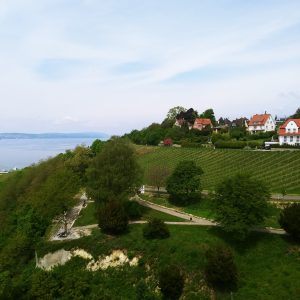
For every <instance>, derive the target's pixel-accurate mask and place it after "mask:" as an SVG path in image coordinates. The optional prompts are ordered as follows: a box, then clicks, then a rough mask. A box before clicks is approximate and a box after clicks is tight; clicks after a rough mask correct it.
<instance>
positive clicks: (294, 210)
mask: <svg viewBox="0 0 300 300" xmlns="http://www.w3.org/2000/svg"><path fill="white" fill-rule="evenodd" d="M278 222H279V224H280V226H281V227H282V228H283V229H284V230H285V231H286V232H287V233H288V234H290V235H291V236H292V237H293V238H294V239H296V240H298V241H300V203H294V204H292V205H289V206H287V207H286V208H284V209H283V211H282V212H281V214H280V216H279V220H278Z"/></svg>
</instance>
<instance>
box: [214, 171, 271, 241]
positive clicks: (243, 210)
mask: <svg viewBox="0 0 300 300" xmlns="http://www.w3.org/2000/svg"><path fill="white" fill-rule="evenodd" d="M269 199H270V192H269V190H268V188H267V187H266V186H265V184H264V183H263V182H262V181H259V180H257V179H255V178H251V177H250V176H249V175H246V174H237V175H235V176H233V177H231V178H227V179H225V180H224V181H223V182H222V183H220V184H219V185H218V186H217V188H216V194H215V198H214V206H215V211H216V221H217V222H218V223H219V224H220V225H221V226H222V227H223V228H224V229H225V230H226V231H227V232H230V233H232V236H233V237H235V238H237V239H244V238H245V237H246V236H247V235H248V233H249V231H250V230H251V229H252V228H253V227H254V226H258V225H260V224H262V223H263V221H264V219H265V217H266V216H267V215H268V203H267V201H268V200H269Z"/></svg>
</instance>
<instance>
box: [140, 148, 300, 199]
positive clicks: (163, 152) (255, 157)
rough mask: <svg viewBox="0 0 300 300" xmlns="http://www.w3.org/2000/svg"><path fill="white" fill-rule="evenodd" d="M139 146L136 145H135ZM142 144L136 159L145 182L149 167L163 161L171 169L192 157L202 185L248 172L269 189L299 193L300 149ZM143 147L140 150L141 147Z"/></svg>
mask: <svg viewBox="0 0 300 300" xmlns="http://www.w3.org/2000/svg"><path fill="white" fill-rule="evenodd" d="M136 147H137V149H138V146H136ZM144 148H145V147H141V151H139V152H138V153H139V162H140V164H141V166H142V167H143V169H144V170H145V173H144V174H145V176H144V183H145V184H149V185H151V182H150V180H149V176H148V174H149V169H150V168H151V166H153V165H165V166H167V167H169V168H170V169H171V170H173V169H174V168H175V166H176V164H177V163H178V162H179V161H182V160H193V161H195V162H196V163H197V165H199V166H201V167H202V169H203V171H204V174H203V176H202V187H203V189H205V190H214V189H215V186H216V185H217V184H218V183H219V182H220V181H222V180H223V179H224V178H227V177H229V176H232V175H234V174H236V173H238V172H243V173H245V172H247V173H248V174H251V175H252V176H254V177H256V178H258V179H261V180H263V181H265V182H266V183H267V184H268V185H269V187H270V189H271V191H272V192H274V193H275V192H277V193H281V192H282V189H283V188H285V189H286V191H287V192H288V193H291V194H293V193H295V194H297V193H298V194H300V168H299V165H300V151H245V150H231V149H215V150H214V149H206V148H194V149H192V148H190V149H189V148H173V147H156V148H155V147H152V148H150V149H148V151H146V150H145V149H144ZM142 150H143V151H142Z"/></svg>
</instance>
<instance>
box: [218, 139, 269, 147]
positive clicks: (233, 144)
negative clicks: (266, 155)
mask: <svg viewBox="0 0 300 300" xmlns="http://www.w3.org/2000/svg"><path fill="white" fill-rule="evenodd" d="M262 145H263V143H262V142H261V141H220V140H218V141H217V142H216V143H215V147H216V148H219V149H244V148H245V147H247V146H248V147H250V148H251V149H255V148H261V147H262Z"/></svg>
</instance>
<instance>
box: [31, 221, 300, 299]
mask: <svg viewBox="0 0 300 300" xmlns="http://www.w3.org/2000/svg"><path fill="white" fill-rule="evenodd" d="M143 226H144V225H140V224H133V225H130V227H129V232H128V233H127V234H125V235H122V236H118V237H112V236H107V235H104V234H102V233H101V232H100V230H98V229H95V230H94V232H93V235H92V236H89V237H84V238H81V239H79V240H73V241H69V242H57V243H50V242H46V243H44V244H43V245H40V247H39V249H37V251H38V253H39V256H43V255H45V254H46V253H48V252H52V251H55V250H58V249H62V248H63V249H65V250H69V249H72V248H81V249H85V250H86V251H88V252H89V253H91V254H92V255H93V256H94V257H95V258H97V257H98V256H99V255H107V254H110V253H111V251H112V250H114V249H126V250H127V251H128V255H130V257H133V256H136V255H141V256H142V259H141V261H140V265H139V266H138V267H132V268H130V267H125V268H120V269H108V270H106V271H97V272H96V273H94V274H93V275H94V276H93V277H92V278H93V283H94V284H95V283H96V280H97V278H99V283H98V284H99V287H101V292H102V293H104V294H105V295H106V296H107V297H108V298H107V299H121V298H122V299H137V298H136V288H135V285H136V284H137V283H138V282H139V281H144V282H146V283H147V284H150V283H151V282H152V281H153V282H155V285H157V281H156V280H157V276H158V270H159V269H160V268H161V267H163V266H167V265H170V264H176V265H179V266H180V268H181V270H182V271H183V272H184V274H185V277H186V287H185V290H184V295H183V299H211V297H209V291H208V290H207V287H206V285H205V281H204V275H203V270H204V266H205V252H206V250H207V249H208V248H209V247H210V246H213V245H216V244H221V245H226V246H228V247H230V248H232V250H233V252H234V256H235V261H236V263H237V266H238V271H239V284H238V290H237V291H233V294H232V295H230V293H220V292H216V297H215V298H214V299H225V300H226V299H242V300H248V299H249V300H252V299H261V300H274V299H275V300H276V299H291V300H292V299H299V295H300V264H299V260H300V247H299V245H295V244H294V243H293V242H292V241H289V240H288V238H287V237H282V236H279V235H274V234H266V233H257V232H256V233H252V234H251V236H250V237H249V238H248V240H247V241H245V242H243V243H236V242H234V241H233V240H231V238H230V236H227V235H225V234H224V233H223V232H222V231H221V229H220V228H213V227H201V226H200V227H195V226H176V225H168V227H169V229H170V233H171V236H170V238H168V239H165V240H146V239H144V238H143V235H142V228H143ZM85 265H86V262H84V261H83V260H82V263H78V262H77V261H76V263H75V261H74V263H68V264H66V265H65V266H61V267H58V268H57V269H56V271H57V272H59V274H64V275H63V276H69V274H72V273H74V272H76V271H77V270H79V269H80V270H84V269H85ZM86 272H88V271H86ZM91 276H92V275H91ZM155 285H154V287H153V286H152V288H153V289H154V288H155Z"/></svg>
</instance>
